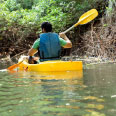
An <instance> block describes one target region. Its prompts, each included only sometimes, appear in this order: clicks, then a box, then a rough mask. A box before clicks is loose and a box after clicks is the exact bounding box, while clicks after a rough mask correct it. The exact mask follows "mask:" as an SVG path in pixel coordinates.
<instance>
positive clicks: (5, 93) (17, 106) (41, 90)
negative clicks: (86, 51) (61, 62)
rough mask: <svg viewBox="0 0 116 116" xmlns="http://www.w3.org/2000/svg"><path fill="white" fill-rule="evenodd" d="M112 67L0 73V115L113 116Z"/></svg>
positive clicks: (96, 66)
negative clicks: (68, 70)
mask: <svg viewBox="0 0 116 116" xmlns="http://www.w3.org/2000/svg"><path fill="white" fill-rule="evenodd" d="M115 67H116V65H95V66H89V67H87V68H86V69H85V70H84V71H83V72H82V71H72V72H58V73H57V72H45V73H36V72H15V73H12V72H0V116H55V115H57V116H115V114H116V110H115V109H116V103H115V101H116V92H115V90H116V85H115V82H116V78H115V75H116V72H115V70H116V68H115Z"/></svg>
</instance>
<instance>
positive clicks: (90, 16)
mask: <svg viewBox="0 0 116 116" xmlns="http://www.w3.org/2000/svg"><path fill="white" fill-rule="evenodd" d="M97 16H98V11H97V10H96V9H91V10H89V11H88V12H86V13H84V14H83V15H82V16H81V17H80V18H79V21H78V22H77V23H76V24H74V25H73V26H72V27H70V28H69V29H67V30H66V31H64V33H67V32H68V31H70V30H71V29H73V28H74V27H77V26H78V25H80V24H86V23H88V22H90V21H92V20H93V19H94V18H95V17H97Z"/></svg>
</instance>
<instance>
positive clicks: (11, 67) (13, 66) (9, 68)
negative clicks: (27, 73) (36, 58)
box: [7, 60, 23, 71]
mask: <svg viewBox="0 0 116 116" xmlns="http://www.w3.org/2000/svg"><path fill="white" fill-rule="evenodd" d="M22 62H23V60H22V61H20V62H19V63H18V64H14V65H12V66H10V67H8V68H7V70H10V71H11V70H13V69H15V68H17V67H18V66H19V65H20V64H21V63H22Z"/></svg>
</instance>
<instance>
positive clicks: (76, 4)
mask: <svg viewBox="0 0 116 116" xmlns="http://www.w3.org/2000/svg"><path fill="white" fill-rule="evenodd" d="M95 1H98V0H88V1H86V0H77V1H75V0H3V1H2V2H1V3H0V11H1V12H0V21H1V22H0V33H1V34H4V35H3V36H5V34H6V33H7V35H9V36H11V38H12V36H13V37H14V35H16V37H17V38H22V39H23V38H27V37H29V35H30V34H33V33H35V34H38V33H41V29H40V25H41V23H42V22H44V21H49V22H51V23H52V24H53V28H54V31H56V32H59V31H61V30H65V28H66V26H68V25H72V24H74V23H76V22H77V20H78V18H79V16H80V15H82V13H84V12H85V11H87V10H89V9H91V8H93V6H94V4H95ZM68 27H69V26H68ZM9 30H10V34H9ZM14 30H17V31H18V32H17V31H14ZM11 31H12V34H11ZM3 32H4V33H3ZM20 32H21V33H20ZM17 33H19V34H17ZM20 34H21V35H20ZM35 36H36V35H35Z"/></svg>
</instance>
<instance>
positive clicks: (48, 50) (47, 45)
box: [28, 22, 72, 64]
mask: <svg viewBox="0 0 116 116" xmlns="http://www.w3.org/2000/svg"><path fill="white" fill-rule="evenodd" d="M41 29H42V34H40V38H38V39H37V40H36V41H35V42H34V44H33V46H32V48H31V49H30V50H29V52H28V55H29V63H30V64H33V63H36V61H37V63H39V62H38V61H40V62H42V61H48V60H59V59H60V51H61V46H62V47H64V48H71V47H72V43H71V41H70V40H69V38H68V37H67V36H66V35H65V34H64V33H63V32H62V33H59V35H58V34H56V33H53V32H52V25H51V23H49V22H43V23H42V24H41ZM37 52H38V53H39V57H40V59H39V60H37V58H34V57H33V56H34V54H35V53H37Z"/></svg>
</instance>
